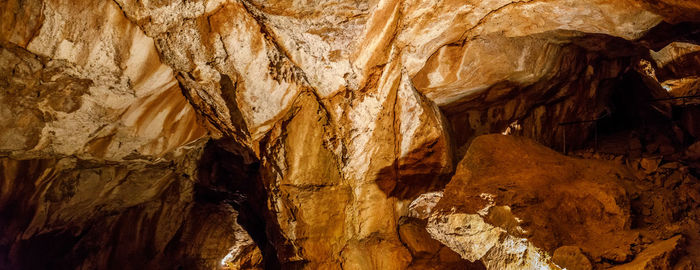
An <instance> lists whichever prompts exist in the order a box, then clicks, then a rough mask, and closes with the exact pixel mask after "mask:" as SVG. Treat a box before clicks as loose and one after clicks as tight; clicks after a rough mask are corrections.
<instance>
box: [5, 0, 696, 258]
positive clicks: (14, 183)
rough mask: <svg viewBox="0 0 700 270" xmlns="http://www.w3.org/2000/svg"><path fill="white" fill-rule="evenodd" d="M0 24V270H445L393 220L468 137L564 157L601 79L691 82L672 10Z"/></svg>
mask: <svg viewBox="0 0 700 270" xmlns="http://www.w3.org/2000/svg"><path fill="white" fill-rule="evenodd" d="M0 6H2V11H1V12H2V13H1V15H0V16H2V21H1V22H0V31H1V32H2V37H1V38H0V63H1V64H0V89H2V91H0V105H1V107H0V116H1V117H0V157H2V159H3V163H2V164H3V165H2V174H0V175H2V177H3V178H2V179H0V181H1V183H2V187H3V191H2V193H0V194H1V195H2V197H0V210H1V212H2V215H3V223H2V224H0V227H2V228H6V229H5V230H4V231H5V232H4V234H3V236H2V243H0V244H2V248H3V251H5V252H3V253H5V254H6V255H5V256H4V257H0V259H2V261H0V264H6V265H10V266H11V267H17V268H30V269H31V268H50V267H64V268H67V269H74V268H84V269H92V268H99V269H103V268H123V267H126V268H134V269H137V268H154V269H157V268H163V269H173V268H175V269H176V268H177V267H179V266H182V267H184V269H190V268H202V269H205V268H207V269H209V268H212V267H224V266H226V267H234V266H227V265H225V263H224V265H222V264H221V263H220V261H221V259H222V258H224V256H226V255H227V254H232V255H231V256H233V257H235V258H237V259H236V260H238V259H240V260H246V262H245V263H246V264H247V265H248V266H247V267H262V266H263V265H264V266H266V267H267V268H272V269H274V268H290V269H296V268H306V269H318V268H323V269H406V268H411V267H415V268H417V269H420V268H421V267H424V266H425V265H427V264H430V265H432V267H435V268H449V267H451V265H454V264H455V263H456V264H461V263H464V264H467V262H466V261H465V260H464V257H461V258H459V257H458V256H457V254H456V253H454V251H451V250H449V249H446V248H445V246H443V245H442V244H438V243H436V242H434V241H433V242H430V241H427V240H426V241H425V242H426V243H420V244H416V243H413V244H411V243H408V242H407V241H410V240H407V239H413V238H416V237H417V238H420V237H422V239H426V235H425V234H424V232H421V233H418V232H411V228H412V227H411V226H418V227H420V226H425V224H427V223H426V222H427V221H426V220H425V218H423V219H421V220H416V219H410V218H409V217H408V216H409V212H410V211H409V208H410V207H409V204H410V203H411V201H412V200H413V199H415V198H416V197H417V196H418V195H420V194H422V193H425V192H429V191H437V190H441V189H443V188H444V187H445V185H446V184H447V183H448V182H449V181H450V179H451V178H453V177H452V176H453V174H454V173H455V171H457V170H458V168H457V164H458V162H459V161H460V160H462V158H463V156H464V155H465V153H466V152H467V150H468V148H469V146H470V145H471V142H472V140H474V138H476V137H477V136H479V135H483V134H489V133H505V134H510V135H519V136H524V137H529V138H532V139H534V140H536V141H538V142H540V143H542V144H544V145H547V146H550V147H553V148H556V149H560V148H561V147H563V145H564V141H563V137H564V136H563V135H564V134H563V133H564V132H566V134H567V135H566V144H567V146H568V147H571V148H575V147H579V146H583V145H585V143H586V142H587V141H589V140H590V139H591V137H592V136H593V135H592V132H593V128H594V126H593V125H592V124H591V123H584V124H580V125H571V126H565V127H562V126H560V123H562V122H570V121H577V120H590V119H596V118H598V117H601V116H604V115H606V114H609V113H611V112H615V109H616V108H617V107H615V106H614V104H613V103H614V102H613V100H614V99H615V98H616V97H617V96H616V95H618V96H619V92H620V85H621V83H620V82H621V81H624V80H625V79H624V78H627V77H630V76H632V77H634V80H633V81H635V82H637V83H638V88H636V89H638V90H639V91H640V92H641V93H640V94H639V96H640V97H647V96H648V97H650V98H669V97H672V96H674V95H675V96H679V95H688V94H693V93H695V92H693V91H696V90H693V89H696V87H695V88H694V86H697V81H698V80H697V78H698V76H700V74H698V69H697V67H698V65H697V62H698V57H697V51H698V48H697V45H695V44H697V43H698V39H697V35H698V29H700V28H698V27H697V23H699V22H698V18H700V16H693V14H698V13H699V12H700V5H698V4H696V3H693V2H689V1H672V0H661V1H656V0H654V1H651V0H644V1H642V0H624V1H602V0H586V1H569V0H555V1H538V0H534V1H462V2H460V1H408V0H407V1H398V0H382V1H342V0H333V1H311V2H296V1H292V2H289V1H257V0H250V1H248V0H240V1H239V0H236V1H225V0H218V1H214V0H210V1H204V0H203V1H133V0H115V1H96V0H81V1H61V0H31V1H19V0H7V1H2V2H0ZM669 44H670V45H669ZM650 50H651V51H650ZM635 95H637V94H635ZM656 108H657V109H658V110H660V111H662V112H661V114H662V115H664V112H665V113H666V114H668V113H669V111H671V110H672V109H671V105H668V104H666V103H663V104H662V103H659V104H657V106H656ZM692 110H693V109H689V110H685V109H684V110H683V111H682V113H681V114H683V115H682V116H680V118H681V119H685V120H682V121H684V124H681V125H680V127H681V128H682V129H683V130H682V132H685V133H687V134H688V135H689V137H688V138H687V139H684V141H683V142H682V144H683V145H684V146H688V145H691V144H692V143H693V142H694V140H697V138H698V135H697V130H698V128H697V125H696V124H695V123H696V122H697V116H694V115H693V111H692ZM672 113H673V112H671V114H672ZM685 133H684V134H685ZM686 136H687V135H686ZM407 224H408V225H407ZM416 224H418V225H416ZM243 230H245V231H247V232H248V234H249V235H246V234H245V233H242V232H243ZM402 234H403V236H402ZM47 242H56V243H59V244H60V245H58V246H57V247H56V248H54V249H49V250H43V247H44V246H45V245H46V243H47ZM253 243H255V245H256V246H257V247H258V249H255V248H252V246H253ZM423 244H424V245H425V246H421V245H423ZM448 247H449V246H448ZM435 248H437V249H439V250H440V251H434V250H433V249H435ZM540 248H542V247H540ZM421 249H430V251H425V252H422V251H420V250H421ZM241 250H246V251H245V252H243V251H241ZM442 250H444V251H442ZM37 253H46V254H49V255H48V256H44V257H43V258H44V259H42V260H33V259H31V258H32V256H33V255H36V254H37ZM234 253H235V254H234ZM256 256H258V257H261V258H262V260H263V261H264V262H260V261H257V262H253V261H255V260H258V259H259V258H258V257H256ZM256 258H258V259H256ZM436 258H438V259H436ZM442 258H444V259H442ZM251 260H252V261H251ZM238 262H239V263H241V261H238ZM426 262H430V263H426ZM56 265H59V266H56ZM470 265H471V264H470ZM235 267H238V266H235ZM473 267H474V268H475V269H480V267H484V265H480V264H478V263H477V264H475V265H473Z"/></svg>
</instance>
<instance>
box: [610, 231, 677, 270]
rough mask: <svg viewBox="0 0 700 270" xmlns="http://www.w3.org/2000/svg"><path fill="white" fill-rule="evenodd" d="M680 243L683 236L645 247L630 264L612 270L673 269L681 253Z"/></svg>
mask: <svg viewBox="0 0 700 270" xmlns="http://www.w3.org/2000/svg"><path fill="white" fill-rule="evenodd" d="M682 243H683V236H681V235H676V236H674V237H672V238H670V239H667V240H664V241H661V242H658V243H655V244H653V245H651V246H649V247H647V248H646V249H645V250H644V251H642V253H639V254H638V255H637V257H636V258H635V259H634V260H633V261H632V262H630V263H628V264H625V265H622V266H618V267H614V268H612V269H616V270H623V269H673V266H674V265H675V260H676V259H677V258H678V255H679V254H680V253H682V252H681V250H680V248H681V245H682Z"/></svg>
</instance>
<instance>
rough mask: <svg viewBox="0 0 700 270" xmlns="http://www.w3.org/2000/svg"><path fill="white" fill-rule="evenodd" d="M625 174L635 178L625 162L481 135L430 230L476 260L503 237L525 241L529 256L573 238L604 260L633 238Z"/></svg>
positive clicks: (574, 242)
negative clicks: (573, 155)
mask: <svg viewBox="0 0 700 270" xmlns="http://www.w3.org/2000/svg"><path fill="white" fill-rule="evenodd" d="M626 175H627V176H626ZM622 177H631V176H629V175H628V173H627V172H626V171H625V170H624V169H622V168H621V167H619V165H614V164H612V163H606V162H597V161H593V160H587V161H583V160H578V159H574V158H569V157H566V156H563V155H561V154H559V153H556V152H554V151H552V150H550V149H547V148H545V147H542V146H541V145H538V144H536V143H534V142H532V141H530V140H528V139H525V138H521V137H513V136H504V135H485V136H480V137H478V138H476V139H475V140H474V141H473V142H472V144H471V146H470V148H469V150H468V151H467V154H466V156H465V157H464V159H462V161H460V165H459V167H458V171H457V173H456V174H455V176H454V177H453V179H452V180H451V181H450V183H449V184H448V185H447V187H446V189H445V192H444V195H443V199H441V200H440V201H439V202H438V204H437V206H436V207H435V208H434V210H433V211H434V213H433V214H432V216H431V219H430V220H431V221H430V224H429V227H428V228H429V231H430V232H431V235H432V236H433V238H436V239H438V240H440V241H441V242H443V243H444V244H446V245H447V246H449V247H451V248H453V250H456V251H458V253H460V254H461V255H462V256H463V257H465V258H468V259H470V260H475V259H479V258H482V257H484V256H490V255H492V254H493V252H489V250H490V249H491V248H494V247H499V246H502V245H505V244H504V242H502V241H504V240H502V239H504V237H507V239H513V240H512V241H516V242H517V241H522V242H520V243H521V244H519V245H521V246H522V248H523V249H522V250H521V252H524V251H525V250H530V251H529V252H530V253H522V254H538V253H540V252H544V251H539V250H545V251H547V250H548V251H551V250H553V249H554V248H556V247H558V246H561V245H562V244H568V245H577V246H580V247H581V248H582V249H583V250H584V251H585V252H587V253H589V254H591V256H592V257H594V258H600V257H601V256H604V254H605V252H606V251H608V250H614V249H616V246H615V245H619V244H623V243H625V242H626V241H627V240H625V238H624V237H623V235H624V234H625V233H624V231H625V230H626V229H628V228H629V226H630V222H631V220H630V202H629V199H628V198H627V194H626V190H625V189H624V188H623V186H622V183H621V179H620V178H622ZM574 213H575V214H574ZM453 233H457V235H458V236H452V234H453ZM518 237H527V240H525V239H522V240H518V239H520V238H518ZM603 239H606V240H603ZM612 239H615V240H614V241H613V240H612ZM623 245H624V244H623ZM472 246H474V247H480V248H475V249H473V248H471V247H472ZM455 248H458V249H455ZM542 254H543V255H541V256H540V258H545V256H544V254H546V253H542ZM523 256H525V257H523V258H527V257H526V256H534V257H532V258H537V256H535V255H523ZM487 258H488V257H487ZM489 259H490V260H494V261H496V262H494V264H492V266H491V267H494V266H495V265H496V264H497V262H506V261H509V260H507V259H505V258H499V257H491V258H489ZM484 263H485V264H486V265H487V266H489V265H490V263H489V262H487V261H484ZM539 263H543V264H544V263H546V261H544V260H543V261H540V262H539Z"/></svg>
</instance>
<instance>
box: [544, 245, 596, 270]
mask: <svg viewBox="0 0 700 270" xmlns="http://www.w3.org/2000/svg"><path fill="white" fill-rule="evenodd" d="M552 261H553V262H554V263H556V264H557V265H559V266H561V267H562V268H566V269H569V270H591V269H593V266H591V262H590V261H589V260H588V258H587V257H586V255H584V254H583V253H582V252H581V249H580V248H578V247H575V246H563V247H559V248H557V249H556V250H555V251H554V254H552Z"/></svg>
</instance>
